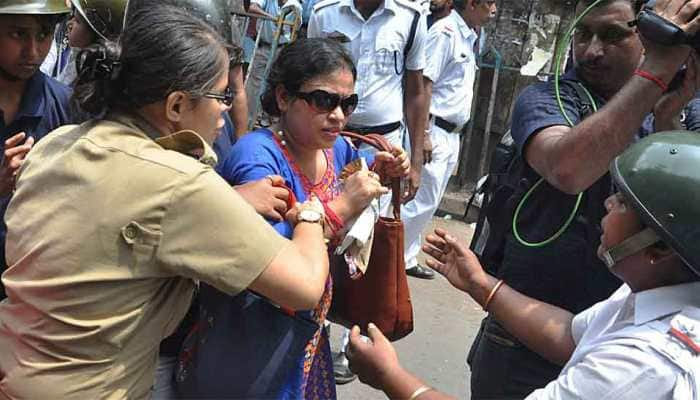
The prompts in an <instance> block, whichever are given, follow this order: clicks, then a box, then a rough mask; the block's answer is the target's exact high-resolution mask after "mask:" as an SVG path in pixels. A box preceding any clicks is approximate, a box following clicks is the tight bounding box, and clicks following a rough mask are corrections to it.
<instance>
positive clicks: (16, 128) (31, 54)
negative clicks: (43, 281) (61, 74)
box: [0, 0, 71, 299]
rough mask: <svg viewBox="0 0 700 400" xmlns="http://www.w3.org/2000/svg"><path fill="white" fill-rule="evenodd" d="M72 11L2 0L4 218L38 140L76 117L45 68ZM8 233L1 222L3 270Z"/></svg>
mask: <svg viewBox="0 0 700 400" xmlns="http://www.w3.org/2000/svg"><path fill="white" fill-rule="evenodd" d="M69 12H70V10H69V9H68V8H67V7H66V5H65V3H64V0H0V149H2V151H3V152H4V157H2V162H1V163H0V217H1V216H2V215H4V213H5V208H6V206H7V203H8V201H9V197H10V193H11V192H12V189H13V187H14V175H15V173H16V172H17V170H18V168H19V166H20V165H21V163H22V161H23V159H24V156H25V155H26V154H27V152H29V150H30V149H31V147H32V145H33V144H34V142H35V141H37V140H40V139H41V138H42V137H44V136H45V135H46V134H47V133H49V132H51V131H52V130H54V129H56V128H58V127H59V126H61V125H64V124H67V123H69V122H71V112H70V107H69V99H70V90H69V89H68V88H67V87H66V86H64V85H62V84H60V83H58V82H57V81H55V80H53V79H51V78H49V77H48V76H46V75H44V74H43V73H42V72H41V71H39V66H40V65H41V63H42V62H43V61H44V58H46V55H47V54H48V52H49V48H50V47H51V41H52V39H53V32H54V28H55V26H56V23H57V22H58V21H59V20H60V19H61V18H62V17H64V16H65V15H67V14H68V13H69ZM5 233H6V227H5V224H4V222H0V272H2V271H4V270H5V268H6V264H5ZM4 297H5V292H4V290H3V288H2V285H0V299H1V298H4Z"/></svg>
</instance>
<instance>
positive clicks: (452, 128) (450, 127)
mask: <svg viewBox="0 0 700 400" xmlns="http://www.w3.org/2000/svg"><path fill="white" fill-rule="evenodd" d="M434 117H435V125H437V126H438V127H439V128H442V129H444V130H445V131H447V132H450V133H451V132H456V131H460V130H462V129H461V128H462V127H461V126H459V125H457V124H453V123H452V122H450V121H448V120H446V119H444V118H440V117H438V116H437V115H435V116H434Z"/></svg>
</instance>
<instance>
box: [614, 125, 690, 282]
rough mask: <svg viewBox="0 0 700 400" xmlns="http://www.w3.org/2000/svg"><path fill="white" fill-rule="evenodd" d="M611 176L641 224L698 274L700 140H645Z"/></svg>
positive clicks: (679, 136)
mask: <svg viewBox="0 0 700 400" xmlns="http://www.w3.org/2000/svg"><path fill="white" fill-rule="evenodd" d="M610 172H611V174H612V177H613V180H614V181H615V183H616V184H617V186H618V187H619V189H620V191H621V192H622V194H623V195H624V197H625V199H626V200H627V202H628V203H631V204H632V206H633V207H634V209H635V211H637V213H638V214H639V216H640V217H641V218H642V221H644V223H645V224H646V225H647V226H648V227H649V228H651V230H653V231H654V233H655V234H656V235H658V237H659V238H660V239H661V240H663V241H664V242H665V243H666V244H668V245H669V246H671V248H673V250H675V251H676V253H678V255H679V256H680V257H681V258H682V259H683V261H685V263H686V264H687V265H688V267H689V268H690V269H692V270H693V271H694V272H695V273H696V274H700V135H699V134H697V133H693V132H688V131H674V132H661V133H657V134H654V135H651V136H649V137H646V138H644V139H642V140H640V141H639V142H637V143H635V144H634V145H632V146H631V147H630V148H629V149H627V151H625V152H624V153H623V154H621V155H620V156H618V157H617V158H615V160H613V162H612V164H611V167H610Z"/></svg>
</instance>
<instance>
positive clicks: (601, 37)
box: [468, 0, 698, 399]
mask: <svg viewBox="0 0 700 400" xmlns="http://www.w3.org/2000/svg"><path fill="white" fill-rule="evenodd" d="M593 2H594V1H592V0H581V1H579V4H578V5H577V7H576V13H577V15H579V14H581V13H582V12H583V11H584V10H585V9H586V8H587V7H588V6H590V5H591V4H592V3H593ZM635 3H637V2H635V1H634V0H608V1H603V2H602V3H600V4H599V5H598V6H597V7H596V8H594V9H593V11H592V12H591V13H590V14H588V15H587V16H586V17H584V18H583V19H582V20H581V23H580V24H579V25H578V26H577V29H576V33H575V35H574V43H573V52H574V62H575V67H574V68H573V70H572V71H570V72H569V73H567V74H566V75H565V76H564V77H562V80H563V81H572V82H578V83H580V84H582V85H583V86H584V87H585V88H586V89H587V90H588V91H589V92H590V95H591V97H592V99H593V100H594V103H596V105H597V108H598V109H599V111H598V112H595V113H593V114H591V115H590V116H589V117H587V118H585V120H583V119H584V116H585V114H584V113H583V112H582V108H583V107H582V104H584V103H588V102H589V100H588V99H582V98H581V96H580V95H579V90H576V89H575V87H574V85H575V83H573V84H569V83H567V84H562V85H561V100H562V104H561V106H560V105H559V104H558V102H557V100H556V97H555V90H554V84H553V82H548V83H537V84H534V85H532V86H530V87H528V88H527V89H525V91H523V93H522V94H521V95H520V97H519V99H518V100H517V102H516V105H515V108H514V111H513V117H512V136H513V139H514V141H515V142H516V144H517V145H518V150H519V151H520V155H521V156H522V157H523V158H524V160H525V162H526V168H525V170H526V171H525V175H524V176H523V178H524V179H525V180H526V181H527V183H528V187H532V186H533V185H535V183H536V182H538V181H539V180H540V179H542V180H543V181H542V183H541V184H540V185H538V186H537V187H536V188H535V189H533V191H532V192H531V195H530V196H529V197H528V198H527V199H526V200H525V201H524V204H523V205H522V208H521V211H520V213H519V215H518V218H517V221H516V222H517V223H516V224H515V226H516V228H517V230H516V231H517V232H516V233H517V235H515V234H513V232H510V233H509V234H508V235H507V239H506V245H505V250H504V259H503V262H502V264H501V265H500V266H499V268H498V275H499V277H500V278H502V279H503V280H505V282H506V283H507V284H508V285H509V286H511V287H513V288H515V289H516V290H518V291H520V292H521V293H524V294H526V295H528V296H530V297H533V298H536V299H538V300H540V301H544V302H546V303H550V304H553V305H556V306H558V307H561V308H564V309H566V310H568V311H570V312H572V313H578V312H580V311H582V310H584V309H586V308H588V307H590V306H591V305H592V304H594V303H596V302H598V301H601V300H603V299H605V298H607V297H608V296H609V295H610V294H611V293H612V292H613V291H614V290H615V289H616V288H617V287H618V286H619V285H620V282H619V281H618V280H617V278H615V277H614V276H613V275H612V274H611V273H610V272H609V271H608V269H607V268H606V267H605V265H604V264H603V263H602V262H601V261H600V260H599V259H598V257H597V256H596V249H597V247H598V245H599V243H600V234H601V231H600V226H599V221H600V220H601V218H602V216H603V215H605V209H604V207H603V201H604V200H605V198H607V197H608V196H609V195H610V194H612V193H613V187H612V182H611V180H610V177H609V175H608V165H609V164H610V162H611V160H612V159H613V158H614V157H616V156H617V155H619V154H620V153H622V151H623V150H624V149H625V148H626V147H627V146H628V145H629V144H630V143H632V142H633V141H634V140H636V138H638V137H640V136H644V135H646V134H649V133H651V132H650V131H651V130H654V131H660V130H665V129H668V128H671V127H673V126H674V124H673V121H675V120H676V118H677V115H678V114H679V113H680V111H681V110H682V109H683V107H684V106H685V103H687V102H688V101H690V99H692V98H693V95H694V93H695V90H696V89H697V82H696V81H697V79H696V70H695V64H694V61H693V59H692V58H691V59H689V56H690V55H691V50H690V48H688V47H684V46H669V47H661V46H659V45H656V44H653V43H649V42H647V41H645V43H644V46H643V45H642V40H641V38H640V35H639V34H638V32H637V31H636V29H635V28H634V27H630V26H629V25H628V23H629V22H630V21H632V20H634V19H635V15H636V12H637V11H638V9H639V4H635ZM656 7H657V10H665V11H664V12H665V13H666V14H665V17H667V18H668V19H671V20H673V22H674V23H676V24H677V25H678V26H680V27H681V28H688V27H690V29H691V30H694V29H695V28H694V24H695V23H697V22H693V21H695V20H693V19H692V18H691V16H692V15H694V14H695V12H696V10H695V9H692V8H698V6H697V5H694V4H693V3H691V2H684V1H682V0H665V1H657V5H656ZM659 7H661V8H659ZM665 7H669V8H668V9H666V8H665ZM669 10H671V11H669ZM671 15H672V17H671ZM643 53H644V57H643ZM693 56H695V55H694V54H693ZM686 62H688V63H689V65H692V67H690V68H689V70H688V74H687V75H686V79H685V81H684V82H683V84H682V85H681V87H680V88H678V89H675V90H670V91H669V90H667V85H668V83H669V82H670V81H671V79H672V78H673V77H674V75H675V74H676V72H677V71H678V70H679V69H680V67H681V65H682V64H684V63H686ZM563 112H565V113H566V116H567V117H568V120H570V121H571V124H570V123H569V121H568V120H567V117H565V116H564V114H563ZM650 112H653V115H654V119H655V120H654V121H653V123H651V124H648V125H649V126H650V127H653V128H650V127H647V128H644V129H643V128H642V125H643V122H644V120H645V118H647V117H648V114H649V113H650ZM644 125H645V126H647V124H644ZM579 194H581V197H580V204H578V205H576V204H577V201H578V200H579V198H578V196H579ZM572 214H573V218H572V220H571V222H570V223H569V224H567V222H566V221H567V220H568V219H569V217H570V216H571V215H572ZM562 228H564V230H563V233H562V234H561V235H560V236H558V237H556V238H555V239H553V240H550V239H551V238H552V237H554V236H555V233H556V232H558V231H559V230H560V229H562ZM468 361H469V363H470V366H471V368H472V376H471V388H472V396H473V398H475V399H511V398H512V399H521V398H523V397H525V396H526V395H527V394H528V393H531V392H532V391H533V390H534V389H536V388H539V387H543V386H544V385H545V384H546V383H547V382H549V381H551V380H553V379H555V378H556V377H557V375H558V374H559V371H560V368H561V367H560V366H558V365H555V364H552V363H550V362H548V361H546V360H544V359H543V358H541V357H540V356H538V355H537V354H535V353H534V352H531V351H530V350H528V349H527V348H525V347H524V346H523V345H522V344H520V343H519V342H518V340H517V339H515V338H514V337H513V336H512V335H510V334H509V333H508V332H506V331H505V330H504V329H503V328H502V327H501V326H500V325H498V324H497V323H496V322H495V321H492V320H490V319H489V318H487V319H486V320H485V321H484V324H483V325H482V330H481V332H480V334H479V336H478V337H477V339H476V341H475V342H474V344H473V345H472V349H471V351H470V355H469V360H468Z"/></svg>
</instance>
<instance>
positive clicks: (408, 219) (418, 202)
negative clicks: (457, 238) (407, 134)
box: [402, 0, 496, 278]
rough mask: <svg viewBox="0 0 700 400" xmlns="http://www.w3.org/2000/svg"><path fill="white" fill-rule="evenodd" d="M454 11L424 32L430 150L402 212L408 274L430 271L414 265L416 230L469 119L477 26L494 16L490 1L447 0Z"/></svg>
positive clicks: (433, 205)
mask: <svg viewBox="0 0 700 400" xmlns="http://www.w3.org/2000/svg"><path fill="white" fill-rule="evenodd" d="M450 2H451V3H452V4H453V7H454V9H453V10H452V11H451V12H450V14H449V15H448V16H447V17H445V18H441V19H438V20H437V21H436V22H435V23H434V24H433V25H432V26H431V27H430V30H429V31H428V46H427V48H428V49H430V54H431V56H430V57H428V58H427V64H426V67H425V69H424V70H423V76H424V77H425V78H424V81H423V82H424V85H425V91H426V93H427V94H428V96H431V97H432V98H431V101H430V120H429V130H428V131H427V132H426V136H427V138H426V139H427V140H426V141H425V143H426V144H427V143H428V141H429V142H430V143H431V144H432V152H428V151H427V148H426V149H425V150H426V151H425V152H424V155H425V165H424V166H423V173H422V174H421V184H420V187H419V188H418V193H416V197H415V198H414V199H413V200H412V201H411V202H409V203H407V204H406V206H405V207H404V209H403V214H402V219H403V221H404V227H405V234H404V241H405V244H404V249H405V259H406V270H407V271H408V272H409V273H410V272H411V271H415V273H414V274H412V275H417V274H418V275H420V273H421V272H423V271H426V272H432V271H430V270H429V269H425V268H424V267H422V266H419V265H418V260H417V259H416V257H417V256H418V253H419V252H420V247H421V232H423V229H425V226H426V225H427V224H428V222H430V219H431V218H432V216H433V214H434V213H435V210H437V207H438V205H439V204H440V199H441V198H442V196H443V194H444V193H445V189H446V188H447V183H448V182H449V180H450V176H451V175H452V171H454V169H455V166H456V165H457V162H458V161H459V149H460V132H461V131H462V128H463V127H464V125H465V124H466V123H467V122H468V121H469V118H470V112H471V104H472V98H473V95H474V78H475V75H476V61H477V60H476V52H475V51H474V49H475V46H476V45H477V39H478V36H479V35H478V34H477V32H478V31H479V30H480V29H481V26H482V25H483V24H485V23H486V22H488V21H489V19H491V18H493V17H495V16H496V2H495V1H486V0H454V1H450ZM425 277H429V278H432V277H433V275H432V274H426V275H425Z"/></svg>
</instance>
